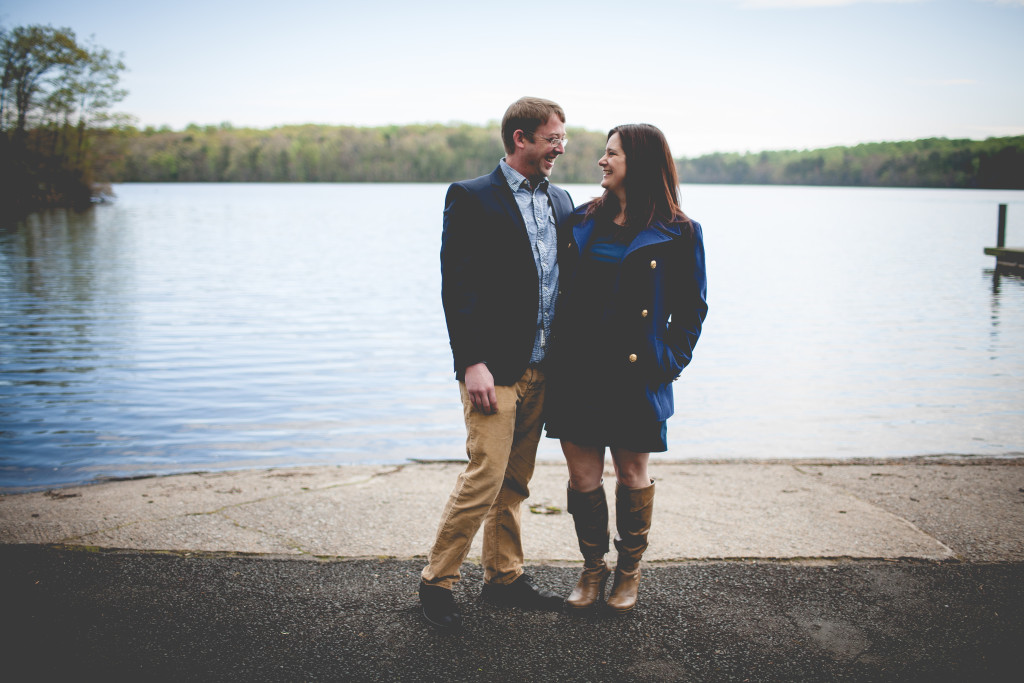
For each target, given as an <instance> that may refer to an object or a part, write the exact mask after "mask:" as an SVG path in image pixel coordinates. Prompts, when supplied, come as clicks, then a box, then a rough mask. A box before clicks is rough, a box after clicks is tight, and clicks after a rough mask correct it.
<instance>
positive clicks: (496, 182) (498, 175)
mask: <svg viewBox="0 0 1024 683" xmlns="http://www.w3.org/2000/svg"><path fill="white" fill-rule="evenodd" d="M491 189H492V190H493V191H494V197H495V199H496V200H497V202H498V203H499V204H500V206H501V208H502V209H503V213H505V214H506V215H508V216H512V217H513V219H514V220H515V224H516V225H517V226H519V228H520V229H521V230H522V231H523V234H524V235H525V234H527V233H526V221H524V220H523V214H522V213H521V212H520V211H519V205H518V204H516V198H515V195H513V194H512V188H511V187H509V186H508V181H507V180H506V179H505V174H504V173H502V172H501V166H500V165H499V166H498V167H497V168H496V169H494V172H493V173H491Z"/></svg>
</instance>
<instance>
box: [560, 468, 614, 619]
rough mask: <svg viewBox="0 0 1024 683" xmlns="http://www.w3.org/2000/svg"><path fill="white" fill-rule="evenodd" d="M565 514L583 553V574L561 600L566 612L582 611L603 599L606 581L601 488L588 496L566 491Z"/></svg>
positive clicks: (605, 527)
mask: <svg viewBox="0 0 1024 683" xmlns="http://www.w3.org/2000/svg"><path fill="white" fill-rule="evenodd" d="M566 492H567V495H568V499H569V504H568V509H569V514H571V515H572V521H573V523H574V524H575V526H576V538H577V539H578V540H579V544H580V552H581V553H583V560H584V562H583V573H582V574H580V580H579V581H578V582H577V583H576V587H575V588H573V590H572V594H570V595H569V597H568V598H566V600H565V604H566V605H568V606H569V608H570V609H574V610H584V609H587V608H589V607H593V606H594V604H595V603H597V601H598V600H600V599H601V598H602V597H604V584H605V580H606V579H607V578H608V573H609V571H608V565H606V564H605V561H604V555H605V553H607V552H608V500H607V499H606V498H605V495H604V486H603V485H602V486H598V487H597V488H596V489H594V490H593V491H590V492H588V493H580V492H579V491H574V490H573V489H572V488H571V487H567V489H566Z"/></svg>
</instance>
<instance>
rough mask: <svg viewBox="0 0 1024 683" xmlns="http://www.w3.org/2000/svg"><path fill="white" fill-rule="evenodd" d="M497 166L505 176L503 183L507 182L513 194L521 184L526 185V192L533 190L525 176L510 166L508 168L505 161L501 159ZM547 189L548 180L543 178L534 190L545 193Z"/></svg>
mask: <svg viewBox="0 0 1024 683" xmlns="http://www.w3.org/2000/svg"><path fill="white" fill-rule="evenodd" d="M498 165H499V166H501V172H502V173H504V174H505V181H506V182H508V186H509V187H511V188H512V191H513V192H516V191H517V190H518V189H519V188H520V187H521V186H522V185H523V183H526V189H527V190H532V189H535V188H533V186H532V185H531V184H530V179H529V178H527V177H526V176H524V175H523V174H522V173H520V172H519V171H517V170H516V169H514V168H512V167H511V166H509V164H508V162H507V161H505V158H504V157H502V159H501V161H500V162H499V163H498ZM547 187H548V179H547V178H544V179H543V180H541V181H540V182H539V183H537V187H536V189H538V190H545V191H546V190H547Z"/></svg>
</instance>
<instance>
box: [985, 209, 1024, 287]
mask: <svg viewBox="0 0 1024 683" xmlns="http://www.w3.org/2000/svg"><path fill="white" fill-rule="evenodd" d="M1005 245H1006V204H1000V205H999V222H998V224H997V226H996V246H994V247H985V253H986V254H988V255H989V256H995V257H996V268H1003V269H1006V270H1021V271H1024V249H1022V248H1017V247H1007V246H1005Z"/></svg>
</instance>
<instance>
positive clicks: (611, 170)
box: [597, 133, 626, 199]
mask: <svg viewBox="0 0 1024 683" xmlns="http://www.w3.org/2000/svg"><path fill="white" fill-rule="evenodd" d="M597 165H598V166H600V167H601V170H602V171H604V177H603V178H601V187H603V188H604V189H606V190H608V191H610V192H612V193H614V194H616V195H618V196H619V199H622V198H623V197H624V196H625V192H626V189H625V188H626V155H625V154H623V153H622V144H621V143H620V142H619V134H618V133H612V136H611V137H610V138H608V143H607V145H606V146H605V148H604V156H603V157H601V159H600V160H599V161H598V162H597Z"/></svg>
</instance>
